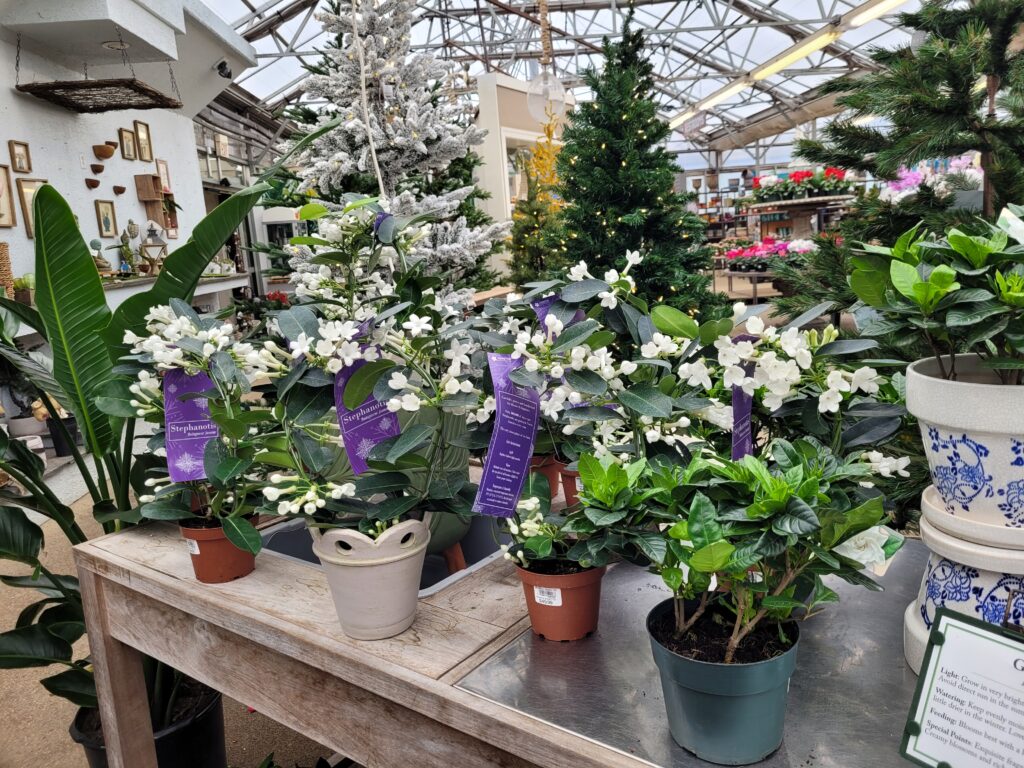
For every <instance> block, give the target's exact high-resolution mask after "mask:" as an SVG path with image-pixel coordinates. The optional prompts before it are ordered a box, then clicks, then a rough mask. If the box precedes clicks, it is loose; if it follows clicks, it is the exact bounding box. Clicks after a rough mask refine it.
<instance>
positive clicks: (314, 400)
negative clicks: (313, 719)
mask: <svg viewBox="0 0 1024 768" xmlns="http://www.w3.org/2000/svg"><path fill="white" fill-rule="evenodd" d="M300 216H301V217H302V218H304V219H308V220H316V221H317V224H318V228H319V235H317V236H315V237H302V238H296V239H295V240H294V241H293V244H294V245H296V246H300V247H301V248H302V249H304V250H303V252H302V255H301V256H300V258H299V259H297V260H293V266H295V267H296V272H295V273H294V274H293V276H292V280H293V282H295V283H296V292H295V298H294V300H293V302H292V306H291V307H289V308H288V309H286V310H283V311H280V312H278V313H277V314H276V315H274V317H273V319H272V325H273V326H274V327H275V329H276V331H277V332H279V333H280V335H281V336H283V337H284V338H285V339H287V340H288V348H289V354H290V355H291V357H292V358H293V359H294V362H293V365H292V368H291V370H290V372H289V374H288V375H287V376H286V377H283V378H281V379H279V380H278V381H277V383H276V388H275V390H276V391H275V395H276V397H277V399H278V401H279V404H278V406H276V407H281V403H283V404H284V405H283V408H282V414H283V415H282V418H281V419H280V424H281V428H282V430H283V432H284V437H285V448H286V453H287V456H286V457H283V458H282V459H281V463H282V466H283V467H285V468H286V469H287V470H290V471H282V472H280V473H278V474H276V475H274V476H272V477H271V484H270V485H269V486H268V487H267V488H265V489H264V491H263V493H264V496H265V497H266V499H267V501H268V503H269V504H271V505H274V507H275V509H276V511H277V512H278V513H279V514H282V515H286V516H302V517H304V518H305V519H306V520H307V522H308V524H309V527H310V531H311V533H312V535H313V539H314V544H313V551H314V553H315V554H316V555H317V557H318V558H319V559H320V561H321V562H322V563H323V565H324V569H325V572H326V574H327V578H328V583H329V585H330V587H331V592H332V596H333V598H334V601H335V604H336V607H337V609H338V616H339V620H340V621H341V626H342V629H343V631H344V632H345V633H346V634H348V635H349V636H351V637H354V638H357V639H380V638H384V637H390V636H393V635H396V634H398V633H400V632H402V631H404V630H405V629H407V628H408V627H409V626H410V625H411V624H412V622H413V621H414V619H415V613H416V600H417V592H418V590H419V584H420V576H421V571H422V566H423V560H424V557H425V556H426V553H427V548H428V546H430V545H433V544H434V543H436V542H441V544H444V542H445V540H446V539H452V538H454V540H455V541H457V540H458V538H457V537H458V536H461V534H462V533H464V531H465V529H466V527H467V526H468V521H469V516H470V514H471V512H472V505H473V501H474V498H475V495H476V486H475V485H474V484H472V483H470V482H469V475H468V453H467V450H466V448H465V447H464V446H462V445H460V444H459V443H460V442H461V440H460V438H461V437H463V436H464V433H465V431H466V420H467V413H469V412H470V411H471V410H476V408H477V406H478V405H479V402H480V397H481V393H480V390H479V388H478V385H477V379H478V377H479V373H480V367H481V366H480V357H481V354H480V353H478V350H477V346H476V344H475V343H474V342H473V341H472V340H471V339H470V338H469V336H468V324H467V323H465V322H464V321H463V318H464V314H465V307H464V306H462V304H460V303H459V300H458V297H457V296H455V295H448V293H447V291H446V290H445V288H444V284H443V282H442V281H441V279H440V278H438V277H436V276H430V275H426V274H424V273H423V270H422V265H421V264H418V263H415V262H414V261H413V260H412V259H411V258H410V256H409V253H410V247H411V245H412V244H413V243H414V242H415V241H416V239H418V238H420V237H422V236H423V235H424V234H425V230H424V229H423V228H422V227H420V226H418V222H416V221H413V220H398V219H397V218H396V217H393V216H390V215H389V214H387V212H386V211H384V210H383V207H382V206H381V205H380V204H379V202H378V201H377V200H375V199H373V198H365V197H355V196H353V197H351V198H350V199H349V200H348V202H347V203H346V205H345V206H343V207H342V208H341V209H340V210H337V211H329V210H328V209H327V208H326V207H324V206H322V205H319V204H311V205H308V206H306V207H304V208H303V209H302V210H301V211H300ZM474 358H476V361H475V362H474ZM332 410H333V411H334V412H335V416H334V418H335V419H336V423H335V424H334V425H333V427H332V428H331V429H324V428H320V429H319V430H317V429H313V430H310V428H309V427H310V426H311V425H316V424H323V423H324V422H326V421H328V420H330V418H331V417H330V414H331V411H332ZM325 483H328V485H326V486H325ZM329 484H333V486H332V485H329ZM325 487H326V488H327V489H329V490H330V491H331V493H329V494H326V496H329V498H325V494H324V493H322V491H323V489H324V488H325ZM310 493H313V494H314V495H315V496H316V498H312V499H311V498H310Z"/></svg>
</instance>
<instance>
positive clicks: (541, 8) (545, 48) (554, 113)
mask: <svg viewBox="0 0 1024 768" xmlns="http://www.w3.org/2000/svg"><path fill="white" fill-rule="evenodd" d="M537 5H538V12H539V16H540V42H541V46H542V51H541V56H540V74H539V75H537V76H536V77H535V78H533V80H531V81H530V84H529V87H528V88H527V89H526V108H527V110H529V112H530V116H531V117H532V118H533V119H534V120H536V121H537V122H538V123H546V122H548V121H549V120H551V119H552V118H555V119H560V118H561V117H562V115H564V114H565V86H563V85H562V81H561V80H559V79H558V76H557V75H556V74H555V67H554V60H553V58H552V56H551V27H550V26H549V25H548V3H547V0H539V2H538V4H537Z"/></svg>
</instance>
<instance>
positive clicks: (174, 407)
mask: <svg viewBox="0 0 1024 768" xmlns="http://www.w3.org/2000/svg"><path fill="white" fill-rule="evenodd" d="M212 388H213V382H211V381H210V377H209V376H207V375H206V374H205V373H197V374H196V375H195V376H189V375H188V374H187V373H185V371H182V370H179V369H174V370H171V371H168V372H167V373H166V374H165V375H164V429H165V445H166V448H167V470H168V472H169V474H170V476H171V481H172V482H175V483H184V482H188V481H189V480H205V479H206V468H205V467H204V466H203V453H204V452H205V451H206V444H207V443H208V442H210V441H211V440H216V439H217V438H218V437H219V436H220V430H218V429H217V425H216V424H215V423H214V422H213V420H212V419H211V418H210V407H209V405H208V404H207V402H206V398H205V397H193V398H186V397H185V396H186V395H189V394H192V393H194V392H206V391H207V390H209V389H212Z"/></svg>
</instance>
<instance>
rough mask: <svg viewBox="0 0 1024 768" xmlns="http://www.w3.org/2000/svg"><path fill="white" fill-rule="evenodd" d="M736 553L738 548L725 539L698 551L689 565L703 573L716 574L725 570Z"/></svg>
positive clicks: (691, 557) (692, 556)
mask: <svg viewBox="0 0 1024 768" xmlns="http://www.w3.org/2000/svg"><path fill="white" fill-rule="evenodd" d="M735 551H736V547H735V546H734V545H733V544H731V543H729V542H728V541H726V540H725V539H720V540H718V541H713V542H711V543H710V544H708V545H707V546H704V547H701V548H700V549H698V550H696V551H695V552H694V553H693V554H692V555H691V556H690V563H689V565H690V567H691V568H693V569H694V570H697V571H701V572H702V573H715V572H716V571H720V570H722V569H723V568H725V566H726V565H727V564H728V563H729V560H730V559H731V558H732V554H733V552H735Z"/></svg>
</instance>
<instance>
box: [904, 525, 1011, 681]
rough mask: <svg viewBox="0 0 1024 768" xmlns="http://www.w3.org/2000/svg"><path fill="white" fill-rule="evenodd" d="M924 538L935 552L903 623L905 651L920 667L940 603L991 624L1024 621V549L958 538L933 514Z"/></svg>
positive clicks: (915, 668)
mask: <svg viewBox="0 0 1024 768" xmlns="http://www.w3.org/2000/svg"><path fill="white" fill-rule="evenodd" d="M921 539H922V541H924V543H925V545H926V546H927V547H928V549H929V550H931V554H930V555H929V556H928V566H927V568H925V572H924V577H923V578H922V580H921V588H920V590H919V591H918V594H917V600H915V601H914V602H913V603H912V604H911V605H910V607H909V608H908V609H907V612H906V614H905V615H904V629H903V643H904V653H905V655H906V657H907V662H908V663H909V664H910V666H911V667H912V668H913V669H914V671H915V672H917V671H918V670H919V669H920V667H921V660H922V658H923V657H924V648H925V644H926V643H927V640H928V633H929V631H930V630H931V626H932V623H933V622H934V620H935V612H936V611H937V610H938V609H939V608H948V609H950V610H953V611H957V612H959V613H962V614H964V615H966V616H972V617H974V618H976V619H981V620H982V621H986V622H988V623H990V624H1002V622H1003V619H1004V617H1006V618H1008V620H1009V622H1010V623H1011V624H1014V625H1016V626H1024V575H1022V574H1024V551H1021V550H1014V549H1000V548H997V547H988V546H985V545H983V544H977V543H974V542H970V541H964V540H962V539H958V538H955V537H953V536H950V535H949V534H948V533H943V532H942V531H941V530H939V529H938V528H936V527H935V526H933V525H932V524H931V523H930V522H928V519H927V518H922V520H921ZM1014 593H1016V594H1014ZM1011 597H1012V600H1013V603H1012V605H1011V607H1010V610H1009V612H1007V604H1008V603H1009V602H1010V599H1011Z"/></svg>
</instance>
